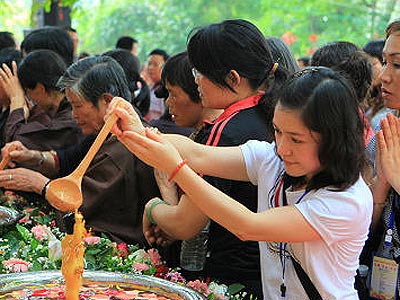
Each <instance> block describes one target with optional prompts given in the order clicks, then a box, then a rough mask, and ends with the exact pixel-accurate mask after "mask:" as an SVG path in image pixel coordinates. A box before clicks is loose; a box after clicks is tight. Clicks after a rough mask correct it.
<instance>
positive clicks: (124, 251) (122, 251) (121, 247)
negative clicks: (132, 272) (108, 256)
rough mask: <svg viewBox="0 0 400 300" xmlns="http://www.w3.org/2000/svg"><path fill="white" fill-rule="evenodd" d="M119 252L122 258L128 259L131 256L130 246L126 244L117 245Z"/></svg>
mask: <svg viewBox="0 0 400 300" xmlns="http://www.w3.org/2000/svg"><path fill="white" fill-rule="evenodd" d="M117 251H118V254H119V256H120V257H122V258H126V257H127V256H128V254H129V249H128V246H127V245H126V244H125V243H119V244H117Z"/></svg>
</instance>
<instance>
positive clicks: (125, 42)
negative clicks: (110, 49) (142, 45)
mask: <svg viewBox="0 0 400 300" xmlns="http://www.w3.org/2000/svg"><path fill="white" fill-rule="evenodd" d="M138 46H139V42H138V40H137V39H135V38H133V37H130V36H121V37H120V38H119V39H118V40H117V43H116V44H115V48H116V49H125V50H128V51H129V52H131V53H132V54H133V55H135V56H138Z"/></svg>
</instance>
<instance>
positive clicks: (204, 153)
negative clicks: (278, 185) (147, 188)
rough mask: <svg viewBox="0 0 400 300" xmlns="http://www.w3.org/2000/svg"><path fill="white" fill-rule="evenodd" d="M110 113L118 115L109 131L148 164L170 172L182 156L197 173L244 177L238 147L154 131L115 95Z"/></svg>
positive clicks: (245, 179)
mask: <svg viewBox="0 0 400 300" xmlns="http://www.w3.org/2000/svg"><path fill="white" fill-rule="evenodd" d="M111 113H115V114H116V115H117V116H118V117H119V120H118V121H117V123H116V124H115V125H114V127H113V129H112V132H113V133H114V134H116V135H117V137H118V139H119V141H121V142H122V143H123V144H124V145H125V146H126V147H127V148H128V149H129V150H130V151H131V152H132V153H134V154H135V155H136V156H137V157H139V158H140V159H141V160H142V161H144V162H145V163H147V164H148V165H151V166H153V167H155V168H157V169H159V170H161V171H163V172H166V173H167V174H172V172H173V171H174V169H175V167H176V165H177V164H178V163H180V162H181V161H182V159H183V158H185V159H187V161H188V164H189V166H190V167H191V168H192V169H193V170H194V171H196V172H197V173H201V174H206V175H210V176H216V177H222V178H227V179H233V180H242V181H248V176H247V172H246V168H245V164H244V161H243V157H242V154H241V150H240V148H239V147H210V146H205V145H202V144H198V143H195V142H193V141H192V140H191V139H189V138H187V137H184V136H181V135H177V134H171V135H169V134H160V133H154V132H152V130H150V129H149V128H145V127H144V126H143V124H142V123H141V120H140V118H139V116H138V115H137V113H136V112H135V110H134V109H133V107H132V105H131V104H130V103H129V102H127V101H125V100H123V99H122V98H117V97H116V98H114V99H113V101H112V102H111V103H110V106H109V109H108V111H107V115H109V114H111ZM106 117H107V116H106Z"/></svg>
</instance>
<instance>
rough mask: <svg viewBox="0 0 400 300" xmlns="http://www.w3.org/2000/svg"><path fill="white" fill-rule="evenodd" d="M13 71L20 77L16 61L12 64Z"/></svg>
mask: <svg viewBox="0 0 400 300" xmlns="http://www.w3.org/2000/svg"><path fill="white" fill-rule="evenodd" d="M11 66H12V69H13V75H14V76H17V75H18V67H17V63H16V62H15V61H13V62H12V63H11Z"/></svg>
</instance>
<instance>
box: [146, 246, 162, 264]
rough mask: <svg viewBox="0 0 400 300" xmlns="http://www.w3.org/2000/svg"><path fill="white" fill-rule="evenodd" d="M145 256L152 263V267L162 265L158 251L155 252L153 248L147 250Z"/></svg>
mask: <svg viewBox="0 0 400 300" xmlns="http://www.w3.org/2000/svg"><path fill="white" fill-rule="evenodd" d="M147 255H148V257H149V258H150V260H151V263H152V264H153V265H154V266H158V265H161V264H162V261H161V256H160V254H159V253H158V251H157V250H156V249H154V248H152V249H149V250H148V251H147Z"/></svg>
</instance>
